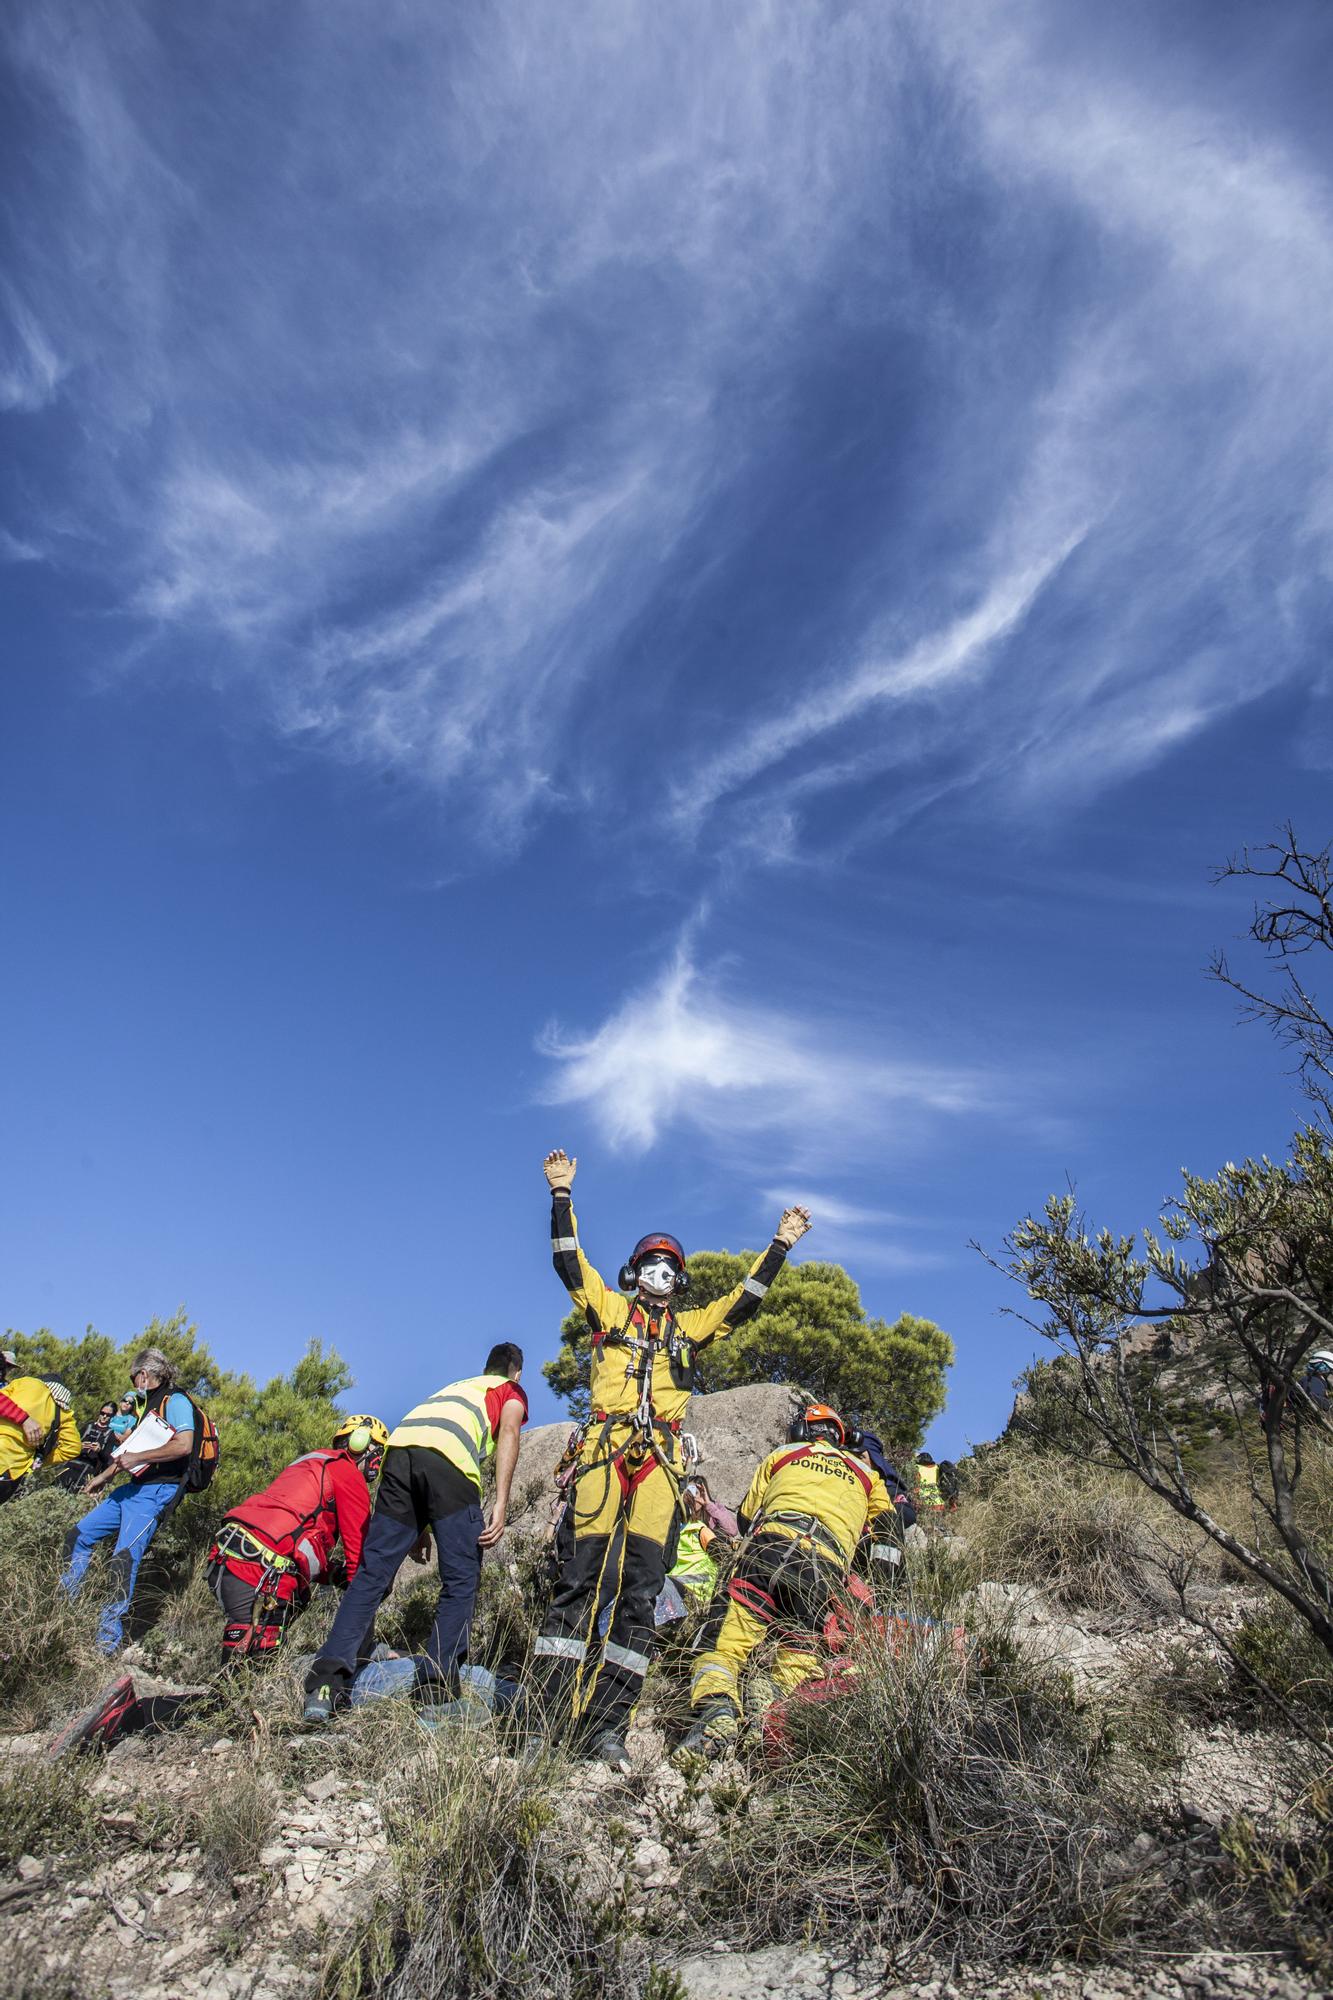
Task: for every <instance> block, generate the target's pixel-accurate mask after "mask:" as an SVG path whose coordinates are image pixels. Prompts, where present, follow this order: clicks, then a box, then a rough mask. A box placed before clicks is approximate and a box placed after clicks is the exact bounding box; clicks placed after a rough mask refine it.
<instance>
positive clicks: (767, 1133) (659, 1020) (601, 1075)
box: [538, 948, 1013, 1170]
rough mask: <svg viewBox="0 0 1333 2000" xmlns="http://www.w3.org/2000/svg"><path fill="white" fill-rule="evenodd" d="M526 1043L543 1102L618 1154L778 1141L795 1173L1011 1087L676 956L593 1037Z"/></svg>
mask: <svg viewBox="0 0 1333 2000" xmlns="http://www.w3.org/2000/svg"><path fill="white" fill-rule="evenodd" d="M538 1046H539V1049H540V1052H541V1053H542V1054H543V1055H544V1056H545V1057H547V1058H548V1060H549V1062H550V1064H551V1074H550V1077H549V1080H548V1082H547V1085H546V1087H545V1088H544V1089H543V1091H542V1092H541V1099H542V1101H543V1102H545V1103H548V1104H569V1105H579V1106H581V1107H582V1108H583V1109H584V1110H585V1111H586V1112H587V1113H588V1114H589V1116H590V1117H591V1119H592V1120H593V1123H594V1124H595V1126H596V1128H597V1130H598V1132H599V1134H600V1135H601V1137H602V1138H603V1139H604V1140H605V1141H606V1143H607V1144H608V1145H610V1146H612V1147H614V1148H616V1149H618V1150H620V1151H624V1152H629V1153H641V1152H645V1151H647V1150H648V1149H649V1148H650V1147H652V1146H653V1145H655V1144H656V1143H657V1142H658V1141H659V1140H660V1139H661V1138H663V1137H664V1136H665V1135H666V1134H667V1133H669V1132H673V1131H681V1130H684V1131H693V1132H694V1133H695V1134H699V1135H703V1136H704V1137H705V1138H706V1139H708V1140H709V1141H710V1142H711V1143H712V1144H714V1145H715V1146H717V1147H719V1148H721V1149H722V1150H724V1151H731V1152H733V1153H737V1154H739V1153H743V1152H744V1151H745V1150H746V1149H747V1148H752V1147H753V1146H754V1145H755V1144H756V1143H759V1144H765V1143H769V1142H771V1141H772V1140H774V1139H781V1141H782V1142H783V1144H784V1148H785V1149H786V1151H787V1152H788V1154H789V1157H790V1158H791V1160H792V1162H793V1165H794V1166H795V1167H796V1168H797V1169H798V1170H799V1165H800V1162H801V1160H802V1159H805V1160H806V1161H807V1162H808V1161H810V1160H812V1159H813V1160H819V1159H824V1158H827V1157H829V1156H841V1157H847V1156H848V1155H856V1156H860V1155H861V1154H863V1152H864V1151H865V1149H866V1147H867V1145H873V1146H875V1147H883V1146H884V1145H885V1143H886V1137H885V1135H886V1131H892V1129H893V1128H894V1127H897V1128H898V1131H899V1132H900V1134H906V1133H909V1132H910V1133H912V1134H915V1133H917V1132H918V1131H919V1130H920V1127H921V1125H922V1122H923V1121H929V1122H932V1123H934V1122H937V1121H941V1120H943V1121H949V1120H956V1119H966V1118H970V1117H976V1116H981V1115H985V1114H987V1113H994V1112H996V1111H998V1110H1001V1109H1003V1108H1006V1107H1007V1106H1008V1105H1009V1104H1010V1103H1011V1102H1012V1090H1013V1086H1012V1081H1009V1082H1002V1081H1001V1080H1000V1078H999V1077H998V1076H995V1075H989V1074H986V1073H985V1072H984V1071H982V1070H981V1069H979V1068H968V1067H966V1066H963V1065H949V1064H944V1063H935V1062H931V1061H928V1060H923V1059H918V1058H916V1057H914V1056H912V1055H910V1054H907V1055H897V1054H886V1053H885V1052H884V1051H883V1050H882V1049H877V1048H875V1047H874V1046H872V1045H871V1044H870V1043H869V1041H868V1040H867V1041H864V1042H860V1043H858V1041H857V1039H856V1038H854V1037H852V1036H848V1035H845V1034H841V1033H838V1032H836V1030H835V1029H834V1026H833V1024H832V1023H831V1022H830V1021H829V1020H827V1019H822V1020H818V1021H814V1020H812V1021H803V1020H801V1019H800V1018H798V1017H797V1016H795V1015H793V1014H789V1013H784V1012H782V1011H781V1010H780V1009H777V1008H771V1007H767V1006H765V1005H763V1004H762V1003H759V1002H756V1001H753V1000H750V999H743V998H739V997H737V996H736V995H734V994H730V993H728V992H726V991H725V990H724V989H723V988H722V986H721V985H719V984H718V983H716V982H714V981H710V980H709V979H707V978H705V977H704V975H703V974H701V973H700V972H699V970H698V968H697V967H696V966H695V964H694V962H693V959H692V957H691V955H690V953H689V950H688V948H682V949H681V950H680V951H679V952H678V953H677V955H676V957H675V959H674V960H673V962H672V963H671V964H670V965H669V966H668V967H666V968H665V970H664V971H663V973H662V975H661V976H660V977H659V978H657V979H654V980H653V981H652V982H651V983H650V984H649V985H647V986H644V987H643V988H641V989H640V990H639V991H637V992H634V993H631V994H629V995H627V996H626V997H625V998H624V999H623V1000H622V1001H621V1002H620V1003H619V1004H618V1005H617V1006H616V1007H615V1008H614V1009H613V1011H612V1012H611V1013H610V1014H609V1015H608V1017H607V1018H606V1019H605V1020H604V1021H603V1022H602V1023H601V1024H600V1026H598V1027H597V1028H595V1029H593V1030H592V1031H591V1032H589V1033H586V1034H582V1035H581V1034H578V1033H574V1032H571V1031H570V1030H568V1029H565V1028H562V1027H560V1026H559V1025H555V1024H553V1025H551V1026H550V1027H548V1028H547V1029H546V1031H545V1032H544V1034H543V1035H542V1036H541V1038H540V1041H539V1044H538ZM888 1143H889V1145H890V1147H891V1145H892V1141H891V1140H889V1141H888Z"/></svg>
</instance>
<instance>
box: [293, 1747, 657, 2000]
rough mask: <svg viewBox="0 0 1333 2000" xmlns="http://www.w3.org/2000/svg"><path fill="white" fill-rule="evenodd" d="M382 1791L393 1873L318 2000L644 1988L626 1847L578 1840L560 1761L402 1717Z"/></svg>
mask: <svg viewBox="0 0 1333 2000" xmlns="http://www.w3.org/2000/svg"><path fill="white" fill-rule="evenodd" d="M399 1727H400V1731H401V1735H400V1737H399V1744H400V1755H401V1762H400V1763H399V1767H398V1770H397V1774H396V1776H395V1777H394V1778H393V1780H392V1781H390V1782H388V1783H386V1784H385V1785H384V1786H383V1787H382V1789H381V1810H382V1811H383V1812H384V1815H385V1824H386V1827H387V1828H388V1831H389V1834H390V1837H391V1839H392V1840H393V1842H394V1845H395V1849H396V1855H395V1859H396V1866H397V1884H396V1890H395V1892H394V1894H393V1895H392V1896H391V1897H389V1898H387V1899H385V1900H384V1901H382V1903H381V1905H380V1907H379V1908H378V1910H377V1911H376V1913H375V1915H374V1917H373V1918H372V1919H371V1920H370V1922H368V1923H367V1924H366V1925H364V1926H363V1928H362V1930H361V1932H360V1934H359V1936H358V1937H357V1939H356V1940H355V1942H354V1943H353V1945H352V1946H351V1947H350V1948H348V1947H346V1946H343V1947H340V1949H339V1952H338V1956H337V1959H336V1961H334V1960H331V1961H330V1962H329V1964H328V1965H327V1966H326V1968H325V1974H324V1984H323V1989H322V1990H323V1993H324V1995H325V2000H370V1996H375V2000H528V1996H532V2000H537V1996H541V2000H547V1996H550V2000H593V1996H601V1995H608V1996H609V1995H613V1994H614V1995H617V1996H619V1995H624V1996H626V2000H633V1996H635V1995H639V1994H641V1993H642V1992H643V1991H644V1988H645V1985H646V1983H647V1981H648V1978H649V1975H650V1966H649V1962H648V1954H647V1948H646V1946H645V1945H644V1944H643V1943H642V1941H641V1940H640V1939H639V1938H638V1937H637V1936H636V1935H635V1933H634V1932H633V1930H632V1929H631V1928H630V1927H629V1926H628V1925H627V1923H626V1921H625V1917H626V1911H625V1895H624V1887H623V1882H622V1879H621V1877H622V1872H623V1866H624V1854H623V1852H622V1851H621V1850H620V1849H618V1848H617V1847H616V1845H615V1843H614V1842H608V1841H607V1840H606V1839H605V1837H603V1838H601V1839H597V1838H591V1839H589V1838H588V1837H587V1836H586V1835H585V1836H584V1841H585V1842H586V1844H580V1842H579V1840H578V1839H577V1818H578V1815H577V1812H576V1811H574V1810H573V1809H572V1803H571V1799H570V1797H569V1795H568V1783H567V1781H568V1769H569V1767H568V1765H567V1764H566V1763H565V1761H564V1759H563V1757H562V1756H561V1755H560V1754H559V1752H547V1753H544V1754H543V1755H542V1756H540V1757H539V1758H537V1759H536V1760H535V1761H531V1762H525V1761H522V1760H520V1759H515V1758H510V1757H503V1756H498V1755H496V1753H495V1749H494V1744H493V1742H492V1739H491V1736H490V1732H489V1731H482V1732H478V1733H477V1736H476V1737H474V1736H473V1735H472V1733H471V1732H468V1731H460V1732H458V1734H457V1735H453V1734H449V1733H445V1732H439V1733H436V1734H434V1735H433V1736H431V1737H427V1736H426V1734H425V1732H424V1731H422V1730H421V1729H420V1727H419V1725H417V1724H415V1723H414V1722H412V1720H411V1718H410V1716H409V1717H404V1718H403V1719H402V1720H401V1722H400V1724H399Z"/></svg>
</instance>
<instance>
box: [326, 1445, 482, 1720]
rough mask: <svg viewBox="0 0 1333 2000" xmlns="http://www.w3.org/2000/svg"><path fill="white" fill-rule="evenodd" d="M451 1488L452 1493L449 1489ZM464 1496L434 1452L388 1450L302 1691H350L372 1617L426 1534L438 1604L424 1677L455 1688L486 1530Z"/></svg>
mask: <svg viewBox="0 0 1333 2000" xmlns="http://www.w3.org/2000/svg"><path fill="white" fill-rule="evenodd" d="M441 1468H443V1472H442V1471H441ZM446 1475H449V1476H446ZM450 1476H451V1477H450ZM451 1484H452V1486H453V1488H454V1490H449V1489H450V1486H451ZM469 1491H470V1489H469V1487H468V1483H467V1481H466V1480H464V1479H463V1477H462V1475H461V1474H458V1473H454V1472H453V1468H452V1467H450V1466H448V1465H447V1463H446V1462H445V1461H443V1460H441V1459H440V1457H439V1454H438V1453H436V1452H433V1451H429V1450H427V1449H426V1448H425V1447H423V1446H420V1445H408V1446H398V1447H394V1446H391V1447H390V1449H389V1451H388V1453H387V1454H386V1457H385V1461H384V1472H383V1474H382V1476H381V1479H380V1491H379V1498H378V1500H377V1502H376V1505H375V1512H374V1514H373V1515H372V1516H371V1520H370V1527H369V1529H368V1530H367V1533H366V1541H365V1547H364V1548H363V1549H362V1551H361V1563H360V1566H359V1568H358V1569H357V1572H356V1575H355V1576H354V1577H353V1578H352V1581H351V1582H350V1583H349V1584H348V1586H347V1591H346V1594H345V1596H344V1597H343V1601H342V1603H341V1605H340V1606H339V1607H338V1615H337V1617H336V1618H335V1619H334V1621H333V1629H332V1631H331V1632H330V1633H329V1636H328V1638H327V1639H326V1640H325V1641H324V1646H323V1649H322V1651H321V1652H320V1654H319V1656H318V1658H317V1659H316V1660H315V1662H314V1664H313V1666H312V1667H311V1669H310V1672H309V1673H308V1674H307V1676H306V1688H307V1690H309V1689H313V1688H317V1687H320V1686H321V1685H323V1684H324V1683H327V1684H328V1685H329V1686H330V1687H331V1688H333V1690H334V1692H335V1693H336V1694H340V1695H345V1694H346V1693H347V1692H348V1690H349V1689H350V1687H351V1685H352V1681H353V1678H354V1677H355V1674H356V1670H357V1663H358V1660H359V1659H360V1657H361V1654H362V1649H363V1647H364V1645H365V1641H366V1639H367V1637H368V1635H369V1633H370V1629H371V1626H372V1625H373V1624H374V1622H375V1613H376V1612H377V1611H378V1610H379V1608H380V1605H381V1604H382V1603H383V1602H384V1600H385V1598H386V1597H387V1596H388V1594H389V1592H390V1590H391V1589H392V1588H393V1580H394V1578H395V1577H396V1576H397V1574H398V1570H399V1567H400V1565H401V1563H402V1561H403V1558H404V1557H405V1556H406V1554H407V1552H408V1550H409V1549H411V1548H413V1547H414V1546H415V1545H416V1543H417V1541H418V1540H419V1539H420V1537H421V1533H422V1530H423V1529H424V1528H429V1529H430V1531H431V1533H432V1534H433V1535H434V1537H435V1557H436V1561H437V1563H438V1565H439V1571H440V1601H439V1604H438V1605H437V1606H436V1609H435V1625H434V1629H433V1631H432V1632H431V1635H430V1641H429V1644H428V1645H427V1647H426V1653H425V1673H426V1674H427V1676H429V1677H431V1678H438V1679H439V1680H441V1681H442V1682H444V1683H445V1685H446V1686H448V1687H449V1688H451V1689H452V1688H454V1687H455V1685H456V1683H457V1679H458V1668H459V1664H460V1662H461V1661H462V1660H463V1659H465V1658H466V1656H467V1634H468V1626H469V1625H470V1624H471V1622H472V1607H473V1605H474V1603H475V1602H476V1597H477V1586H478V1584H479V1583H480V1582H481V1550H480V1548H479V1547H478V1545H477V1537H478V1535H479V1534H480V1533H481V1531H482V1528H483V1527H484V1525H485V1523H484V1522H483V1520H482V1514H481V1498H480V1495H478V1496H477V1497H476V1498H475V1499H472V1498H469V1497H465V1496H466V1495H467V1494H468V1493H469Z"/></svg>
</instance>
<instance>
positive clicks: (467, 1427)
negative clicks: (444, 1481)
mask: <svg viewBox="0 0 1333 2000" xmlns="http://www.w3.org/2000/svg"><path fill="white" fill-rule="evenodd" d="M508 1380H509V1377H508V1376H507V1375H470V1376H469V1377H468V1378H467V1380H466V1381H464V1382H451V1383H450V1384H449V1386H448V1387H447V1388H445V1389H437V1390H436V1392H435V1394H434V1395H433V1396H427V1398H426V1400H425V1402H424V1403H418V1404H417V1406H416V1408H415V1409H414V1410H409V1411H408V1413H407V1415H406V1416H405V1417H404V1418H403V1420H402V1422H401V1423H400V1424H398V1425H397V1426H396V1427H395V1428H394V1429H393V1430H392V1431H390V1433H389V1443H390V1444H391V1445H395V1444H399V1445H404V1444H417V1445H425V1446H426V1448H427V1450H429V1451H438V1452H439V1454H440V1456H441V1457H442V1458H447V1459H448V1461H449V1463H450V1465H456V1466H457V1467H458V1470H459V1471H460V1472H465V1473H466V1474H467V1476H468V1478H469V1479H470V1480H471V1481H472V1482H473V1484H474V1485H475V1487H476V1489H477V1491H478V1493H480V1492H481V1490H482V1489H481V1472H482V1467H483V1466H484V1465H485V1463H486V1461H487V1459H488V1458H489V1457H490V1456H491V1454H492V1453H493V1452H494V1450H495V1433H494V1431H493V1430H492V1429H491V1420H490V1418H489V1416H488V1415H487V1414H486V1392H487V1390H488V1389H500V1388H503V1387H504V1384H505V1383H506V1382H507V1381H508Z"/></svg>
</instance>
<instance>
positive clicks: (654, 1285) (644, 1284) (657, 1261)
mask: <svg viewBox="0 0 1333 2000" xmlns="http://www.w3.org/2000/svg"><path fill="white" fill-rule="evenodd" d="M634 1281H635V1283H636V1284H637V1286H638V1288H639V1290H640V1291H641V1292H647V1293H648V1295H649V1297H650V1298H654V1299H665V1298H669V1297H670V1296H671V1294H672V1292H673V1291H674V1290H675V1288H676V1267H675V1265H674V1264H673V1263H672V1261H671V1259H670V1258H669V1257H645V1258H644V1260H643V1262H642V1263H641V1264H640V1265H639V1267H638V1269H637V1270H636V1271H635V1273H634Z"/></svg>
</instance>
